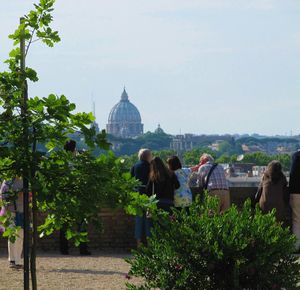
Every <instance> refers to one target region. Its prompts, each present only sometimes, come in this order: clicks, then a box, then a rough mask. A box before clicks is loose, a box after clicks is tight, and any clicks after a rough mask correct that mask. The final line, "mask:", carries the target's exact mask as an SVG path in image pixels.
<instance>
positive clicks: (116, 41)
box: [0, 0, 300, 135]
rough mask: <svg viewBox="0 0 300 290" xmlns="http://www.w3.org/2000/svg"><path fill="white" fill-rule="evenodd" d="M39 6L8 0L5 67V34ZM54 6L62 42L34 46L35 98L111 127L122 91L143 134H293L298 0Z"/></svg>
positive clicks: (299, 47) (298, 87) (3, 29)
mask: <svg viewBox="0 0 300 290" xmlns="http://www.w3.org/2000/svg"><path fill="white" fill-rule="evenodd" d="M32 3H33V1H31V0H24V1H22V3H20V1H17V0H11V1H5V2H4V1H3V2H2V3H1V4H0V9H1V11H5V14H4V13H3V15H2V16H1V20H0V23H1V25H0V39H1V41H0V43H1V50H0V63H1V71H3V70H4V69H5V66H4V65H3V61H4V60H5V59H6V57H7V55H8V52H9V51H10V49H11V45H12V44H11V42H10V40H9V39H8V38H7V35H8V34H9V33H11V32H12V31H13V29H14V28H15V27H16V25H17V24H18V20H19V17H20V16H22V15H23V14H25V13H26V12H27V11H28V10H29V9H31V7H32ZM89 4H90V5H87V4H86V1H82V0H80V1H77V2H76V5H75V4H74V2H73V1H70V0H65V1H57V3H56V10H55V14H54V28H55V29H57V30H59V33H60V35H61V38H62V42H61V43H60V44H58V45H57V46H56V47H55V48H53V49H47V48H42V49H41V46H40V45H39V44H38V43H36V44H35V45H34V47H33V49H32V52H31V53H30V55H29V57H28V62H27V63H28V65H29V66H31V67H33V68H35V69H36V70H37V71H38V74H39V76H40V81H39V82H38V83H37V84H30V87H29V88H30V91H29V92H30V95H31V96H34V95H39V96H44V95H46V94H50V93H57V94H65V95H66V96H67V97H68V98H69V99H70V100H71V101H72V102H74V103H76V105H77V108H78V110H80V111H92V101H94V102H95V103H96V117H97V122H98V123H99V126H100V128H105V125H106V123H107V120H108V115H109V112H110V110H111V108H112V107H113V106H114V105H115V104H116V103H117V102H118V101H119V98H120V95H121V93H122V90H123V86H124V85H126V89H127V92H128V95H129V98H130V100H131V102H132V103H133V104H135V105H136V106H137V107H138V109H139V111H140V113H141V117H142V122H143V123H144V125H145V132H146V131H149V130H150V131H153V130H155V128H156V127H157V124H161V126H162V128H163V129H164V130H165V131H166V132H168V133H171V134H179V133H180V132H181V133H194V134H202V133H203V134H226V133H229V134H234V133H240V134H243V133H249V134H252V133H258V134H263V135H290V132H291V131H292V132H293V133H294V134H295V135H296V134H299V133H300V128H299V127H298V126H297V123H298V122H297V118H298V117H299V113H298V112H299V108H300V98H299V92H300V72H299V67H300V18H299V13H300V5H299V2H297V1H292V0H288V1H284V2H283V1H271V0H253V1H239V2H237V1H233V0H228V1H227V0H222V1H220V0H215V1H207V0H203V1H194V0H188V1H180V0H173V1H171V0H164V1H158V0H154V1H151V3H149V2H148V1H137V0H131V1H116V0H113V1H109V2H108V1H96V0H92V1H89Z"/></svg>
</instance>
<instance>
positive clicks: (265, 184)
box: [259, 175, 287, 222]
mask: <svg viewBox="0 0 300 290" xmlns="http://www.w3.org/2000/svg"><path fill="white" fill-rule="evenodd" d="M261 187H262V189H261V190H262V192H261V197H260V199H259V206H260V208H261V210H262V211H263V212H264V213H268V212H270V211H272V210H273V209H274V208H275V209H276V220H277V221H278V222H283V221H285V219H286V216H285V214H286V212H285V208H286V195H287V180H286V177H285V176H283V175H282V177H281V178H280V179H279V180H278V181H277V182H273V181H272V180H270V179H268V178H263V180H262V182H261Z"/></svg>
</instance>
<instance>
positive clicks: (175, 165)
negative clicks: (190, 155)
mask: <svg viewBox="0 0 300 290" xmlns="http://www.w3.org/2000/svg"><path fill="white" fill-rule="evenodd" d="M167 163H168V165H169V168H170V170H172V171H176V170H178V169H181V168H182V165H181V162H180V160H179V158H178V157H177V156H172V157H170V158H168V160H167Z"/></svg>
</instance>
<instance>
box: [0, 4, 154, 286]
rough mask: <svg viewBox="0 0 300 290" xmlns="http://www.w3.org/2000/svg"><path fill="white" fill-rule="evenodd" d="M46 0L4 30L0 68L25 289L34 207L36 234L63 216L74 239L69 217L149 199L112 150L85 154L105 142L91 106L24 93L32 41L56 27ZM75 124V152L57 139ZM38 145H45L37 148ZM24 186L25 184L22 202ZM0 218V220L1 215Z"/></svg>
mask: <svg viewBox="0 0 300 290" xmlns="http://www.w3.org/2000/svg"><path fill="white" fill-rule="evenodd" d="M54 2H55V1H54V0H40V2H39V3H38V4H34V9H33V10H31V11H30V12H29V13H28V14H27V15H25V16H24V17H23V18H22V19H21V21H20V25H19V27H18V28H17V29H16V31H15V32H14V33H13V34H12V35H10V38H11V39H12V40H13V41H14V48H13V50H12V51H11V52H10V54H9V58H8V60H7V61H6V64H7V65H8V70H7V71H5V72H2V73H0V103H1V105H2V108H3V110H2V112H1V114H0V144H1V147H0V178H1V179H12V178H14V177H15V176H22V178H23V192H24V215H25V225H24V233H25V237H24V289H29V262H30V267H31V275H32V288H33V289H37V281H36V262H35V261H36V244H37V240H38V225H37V212H38V210H39V211H44V212H46V213H47V217H46V219H45V223H44V224H43V225H41V226H40V227H39V230H40V231H41V234H42V235H43V234H51V233H52V232H53V231H54V230H57V229H59V228H60V227H61V226H62V224H64V225H66V226H67V234H66V235H67V238H68V239H70V238H75V241H76V243H77V244H78V243H79V242H80V241H82V240H85V239H86V237H85V236H84V235H82V234H78V232H77V230H76V227H77V224H78V223H79V221H82V220H83V219H84V220H86V221H87V222H92V221H97V214H98V211H99V208H101V206H103V204H105V203H106V204H108V205H110V206H118V205H119V206H123V205H124V206H125V207H126V208H127V209H128V210H129V211H130V213H136V212H138V211H139V208H138V207H139V206H140V203H142V202H146V203H148V204H149V201H148V198H146V197H140V196H138V195H136V193H135V192H133V188H134V186H135V185H136V181H135V180H133V179H132V178H131V177H130V175H129V173H126V172H125V171H126V168H125V167H124V164H123V163H122V160H120V159H117V158H116V157H115V156H114V155H113V154H112V153H106V154H101V155H100V156H98V157H95V156H93V154H92V151H93V150H94V149H95V148H101V149H102V150H104V149H105V150H106V149H108V148H109V145H110V144H109V143H108V142H107V140H106V133H105V131H102V132H100V134H96V132H95V128H94V127H93V126H91V124H92V122H93V120H94V117H93V115H92V114H91V113H74V110H75V108H76V106H75V104H73V103H70V102H69V101H68V99H67V98H66V97H65V96H64V95H61V96H57V95H55V94H50V95H48V96H46V97H43V98H39V97H33V98H30V97H29V96H28V83H29V82H36V81H38V76H37V73H36V72H35V71H34V70H33V69H32V68H29V67H27V66H25V60H26V56H27V54H28V53H29V52H30V47H31V45H32V43H34V42H35V41H42V42H43V43H45V44H46V45H47V46H50V47H52V46H53V45H54V44H55V43H56V42H58V41H59V40H60V38H59V36H58V32H57V31H54V30H52V28H51V27H50V25H51V22H52V20H53V17H52V11H53V6H54ZM18 45H20V47H18ZM75 132H80V134H81V135H82V137H83V138H84V140H85V141H84V142H85V144H86V145H87V146H88V147H89V148H90V150H89V151H88V152H85V153H84V154H79V155H77V156H73V155H72V154H70V153H66V152H64V149H63V145H64V143H65V141H66V140H67V139H68V138H69V136H70V135H72V134H75ZM45 148H46V150H47V152H42V151H41V150H40V149H45ZM45 154H46V155H45ZM29 191H31V192H32V204H31V206H30V207H29ZM130 204H133V205H131V206H130ZM150 205H151V202H150ZM30 216H32V221H33V229H32V239H30V234H29V218H30ZM1 221H2V222H4V223H5V222H7V221H8V219H7V216H4V217H2V218H1ZM6 229H7V231H6V233H5V235H6V236H8V237H9V238H13V235H14V232H13V231H9V228H8V227H7V228H6ZM29 242H30V244H29ZM29 247H31V257H29Z"/></svg>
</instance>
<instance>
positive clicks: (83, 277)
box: [0, 253, 132, 290]
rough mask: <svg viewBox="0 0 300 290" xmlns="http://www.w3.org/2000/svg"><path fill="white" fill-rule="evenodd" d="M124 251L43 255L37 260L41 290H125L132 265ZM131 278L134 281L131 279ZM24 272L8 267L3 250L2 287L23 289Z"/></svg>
mask: <svg viewBox="0 0 300 290" xmlns="http://www.w3.org/2000/svg"><path fill="white" fill-rule="evenodd" d="M125 257H128V255H125V254H101V253H98V254H94V255H93V256H90V257H81V256H60V255H56V254H48V253H47V254H42V255H40V256H39V258H38V260H37V263H38V267H37V268H38V286H39V287H38V289H41V290H52V289H53V290H60V289H64V290H66V289H67V290H69V289H77V290H81V289H91V290H92V289H103V290H122V289H125V282H126V281H127V279H126V274H127V272H128V270H129V265H128V264H127V263H126V262H125V261H124V258H125ZM131 281H132V280H131ZM22 282H23V271H18V270H12V269H9V268H8V263H7V259H6V255H5V254H4V253H0V289H1V290H2V289H3V290H19V289H23V288H22V287H23V284H22Z"/></svg>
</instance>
